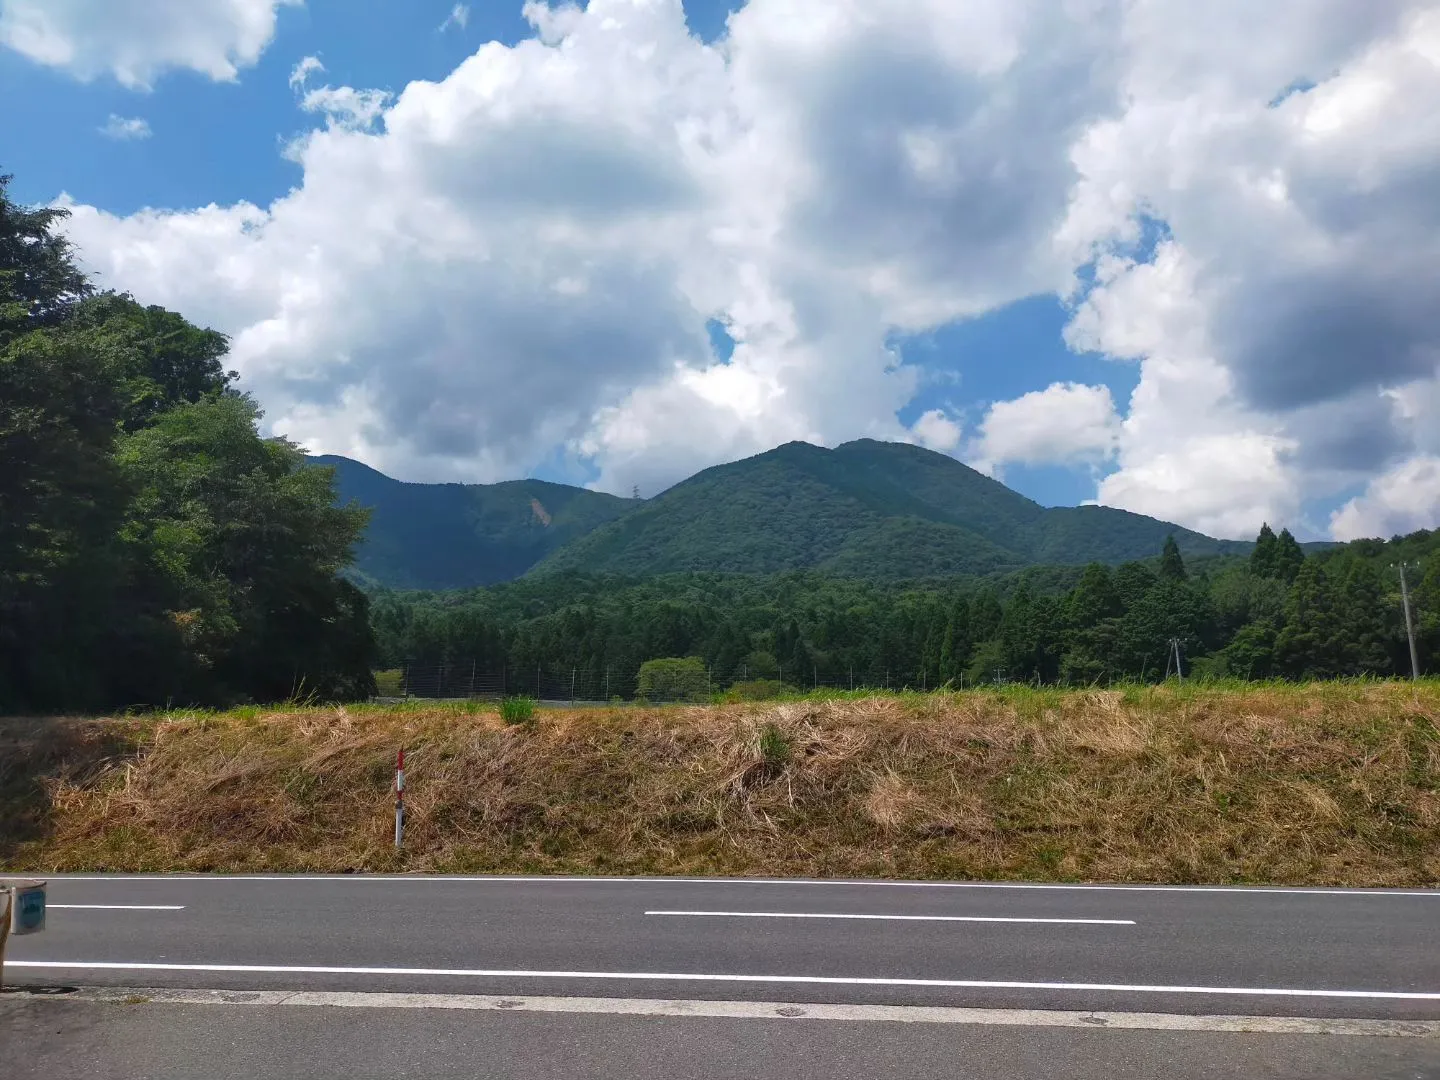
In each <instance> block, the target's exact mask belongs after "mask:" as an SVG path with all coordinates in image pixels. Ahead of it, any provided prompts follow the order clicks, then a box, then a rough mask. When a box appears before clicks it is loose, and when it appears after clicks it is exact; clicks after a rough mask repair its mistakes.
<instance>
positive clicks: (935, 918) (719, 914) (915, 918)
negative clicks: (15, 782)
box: [645, 911, 1135, 926]
mask: <svg viewBox="0 0 1440 1080" xmlns="http://www.w3.org/2000/svg"><path fill="white" fill-rule="evenodd" d="M645 914H646V915H677V916H686V917H697V918H703V917H707V916H709V917H716V918H724V919H879V920H883V921H894V922H963V923H1058V924H1061V925H1065V926H1073V925H1080V926H1134V925H1135V920H1134V919H1022V918H1012V917H1009V916H1000V915H852V914H837V913H834V912H823V911H815V912H811V911H647V912H645Z"/></svg>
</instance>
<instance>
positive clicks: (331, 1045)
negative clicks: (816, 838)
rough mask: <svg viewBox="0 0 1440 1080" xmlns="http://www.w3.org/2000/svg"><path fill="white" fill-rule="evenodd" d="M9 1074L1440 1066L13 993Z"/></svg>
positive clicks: (1100, 1035)
mask: <svg viewBox="0 0 1440 1080" xmlns="http://www.w3.org/2000/svg"><path fill="white" fill-rule="evenodd" d="M0 1060H3V1061H4V1062H5V1063H6V1076H7V1080H41V1078H43V1080H54V1078H56V1077H62V1076H63V1077H66V1078H67V1080H119V1078H122V1077H124V1078H131V1077H137V1076H144V1077H153V1078H157V1080H252V1078H254V1077H257V1076H266V1077H287V1078H295V1080H312V1078H313V1080H320V1078H327V1080H328V1078H332V1077H336V1076H344V1077H346V1078H347V1080H370V1078H374V1080H394V1078H395V1077H397V1076H405V1077H409V1078H414V1080H441V1078H446V1080H448V1078H458V1077H465V1078H467V1080H488V1078H491V1077H495V1078H499V1077H505V1078H507V1080H561V1078H563V1080H587V1078H590V1080H674V1078H675V1077H678V1076H696V1077H702V1076H703V1077H706V1078H710V1080H731V1078H733V1080H754V1078H768V1077H775V1078H784V1080H851V1078H854V1080H860V1078H862V1077H863V1078H872V1077H877V1076H903V1077H906V1078H908V1080H931V1078H934V1080H940V1078H945V1080H963V1078H970V1077H974V1078H984V1080H1022V1078H1023V1080H1029V1078H1044V1080H1052V1078H1054V1077H1056V1076H1063V1077H1067V1078H1071V1080H1111V1078H1113V1077H1119V1076H1165V1077H1167V1078H1174V1080H1190V1078H1209V1077H1235V1076H1255V1077H1260V1076H1268V1077H1311V1078H1315V1077H1336V1078H1341V1077H1344V1078H1355V1077H1365V1078H1367V1080H1436V1078H1440V1039H1437V1038H1435V1037H1434V1036H1424V1035H1422V1036H1418V1037H1384V1036H1365V1035H1356V1036H1348V1035H1329V1034H1317V1035H1300V1034H1274V1033H1264V1034H1257V1033H1244V1032H1238V1031H1166V1030H1149V1029H1139V1030H1136V1029H1132V1030H1109V1029H1103V1028H1101V1029H1094V1030H1089V1029H1080V1028H1073V1027H1072V1028H1063V1027H1029V1026H1018V1025H1008V1024H1000V1025H992V1024H947V1023H924V1022H921V1023H888V1022H885V1021H883V1020H795V1019H779V1018H758V1017H743V1016H742V1017H723V1016H692V1017H685V1016H646V1015H625V1014H618V1013H581V1012H565V1013H554V1012H543V1011H523V1010H515V1011H504V1010H498V1009H493V1010H477V1009H465V1010H458V1009H445V1008H438V1009H430V1008H374V1007H350V1008H308V1007H294V1006H288V1005H284V1004H278V1005H223V1004H171V1003H159V1002H153V1001H146V1000H144V996H143V995H135V996H134V997H132V998H129V999H126V998H121V999H118V1000H114V1001H95V1000H73V999H72V1000H65V999H51V1000H45V999H35V998H29V999H26V998H24V997H22V996H20V995H13V996H11V995H7V996H6V997H5V998H0Z"/></svg>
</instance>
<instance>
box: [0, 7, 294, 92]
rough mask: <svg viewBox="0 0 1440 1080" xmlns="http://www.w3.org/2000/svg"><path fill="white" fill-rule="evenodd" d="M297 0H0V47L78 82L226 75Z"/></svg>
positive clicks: (255, 51) (145, 83)
mask: <svg viewBox="0 0 1440 1080" xmlns="http://www.w3.org/2000/svg"><path fill="white" fill-rule="evenodd" d="M303 2H304V0H0V45H6V46H8V47H10V48H11V49H14V50H15V51H16V52H19V53H21V54H23V55H25V56H27V57H29V58H30V59H31V60H33V61H35V62H36V63H38V64H44V65H46V66H48V67H54V68H59V69H61V70H63V71H66V72H68V73H70V74H71V75H73V76H74V77H76V78H77V79H81V80H84V81H87V82H88V81H89V80H91V79H94V78H96V77H98V76H100V75H104V74H110V75H113V76H114V77H115V78H116V79H117V80H118V81H119V82H120V83H121V84H122V85H123V86H127V87H130V88H132V89H147V88H148V87H149V86H150V85H151V83H153V82H154V80H155V79H156V78H157V77H158V76H159V75H161V74H162V73H164V72H165V71H169V70H175V69H185V70H190V71H198V72H200V73H201V74H203V75H208V76H209V77H210V78H212V79H215V80H217V81H228V80H231V79H234V78H235V77H236V75H237V74H238V73H239V70H240V69H241V68H244V67H249V66H251V65H253V64H254V63H255V62H256V61H257V60H259V59H260V54H261V53H263V52H264V51H265V48H266V46H268V45H269V44H270V41H271V39H272V38H273V37H274V36H275V22H276V12H277V11H278V10H279V9H280V8H282V7H286V6H289V5H296V6H298V5H300V4H302V3H303Z"/></svg>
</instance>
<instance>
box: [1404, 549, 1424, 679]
mask: <svg viewBox="0 0 1440 1080" xmlns="http://www.w3.org/2000/svg"><path fill="white" fill-rule="evenodd" d="M1409 565H1410V564H1409V563H1403V562H1402V563H1400V564H1399V570H1400V606H1401V607H1403V608H1404V609H1405V636H1406V637H1407V638H1409V639H1410V678H1411V679H1419V678H1420V654H1419V653H1417V652H1416V651H1415V623H1414V620H1412V619H1411V617H1410V587H1409V586H1408V585H1406V584H1405V568H1406V567H1407V566H1409Z"/></svg>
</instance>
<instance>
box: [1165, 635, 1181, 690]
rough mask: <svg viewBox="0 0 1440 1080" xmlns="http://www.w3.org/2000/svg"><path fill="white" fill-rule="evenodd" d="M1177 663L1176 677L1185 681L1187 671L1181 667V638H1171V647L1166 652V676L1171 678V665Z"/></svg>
mask: <svg viewBox="0 0 1440 1080" xmlns="http://www.w3.org/2000/svg"><path fill="white" fill-rule="evenodd" d="M1172 663H1173V664H1174V665H1175V678H1177V679H1178V680H1180V682H1184V681H1185V672H1184V671H1182V670H1181V669H1180V639H1179V638H1173V637H1172V638H1171V639H1170V649H1169V651H1168V652H1166V654H1165V678H1167V679H1168V678H1170V665H1171V664H1172Z"/></svg>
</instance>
